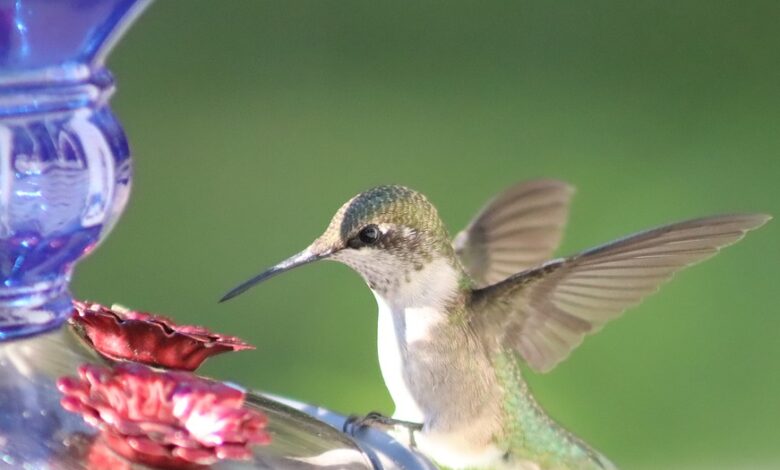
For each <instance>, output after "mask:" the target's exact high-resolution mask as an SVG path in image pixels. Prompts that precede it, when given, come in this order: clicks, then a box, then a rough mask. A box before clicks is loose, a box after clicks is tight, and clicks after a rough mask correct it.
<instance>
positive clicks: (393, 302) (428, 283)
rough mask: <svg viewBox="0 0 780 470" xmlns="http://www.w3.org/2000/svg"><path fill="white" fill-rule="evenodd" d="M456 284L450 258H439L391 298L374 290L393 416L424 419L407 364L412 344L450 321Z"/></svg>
mask: <svg viewBox="0 0 780 470" xmlns="http://www.w3.org/2000/svg"><path fill="white" fill-rule="evenodd" d="M457 285H458V277H457V272H456V271H455V270H454V269H453V268H452V266H450V264H449V262H448V261H447V260H445V259H443V258H437V259H434V260H433V261H432V262H430V263H428V265H427V266H425V267H424V268H423V269H421V270H420V271H415V272H414V273H412V274H410V275H409V279H408V280H407V281H405V282H402V283H401V284H400V285H399V287H398V289H396V290H394V291H392V292H391V293H390V294H391V295H390V296H389V297H390V298H385V297H384V296H383V295H382V294H380V293H379V292H377V291H372V292H373V293H374V297H376V302H377V306H378V308H379V321H378V332H377V347H378V351H379V365H380V368H381V369H382V377H383V378H384V381H385V385H386V386H387V389H388V391H389V392H390V396H392V398H393V402H394V403H395V413H394V414H393V417H394V418H396V419H402V420H405V421H413V422H419V423H423V422H425V418H426V414H427V413H426V410H423V409H422V408H421V405H420V403H419V401H418V400H417V399H415V397H414V396H413V394H412V392H411V391H410V387H409V384H408V382H409V380H410V377H408V374H407V373H406V371H405V370H404V367H405V364H406V363H407V361H409V360H410V359H411V358H409V357H408V354H409V346H410V345H412V344H413V343H415V342H417V341H428V340H429V339H430V335H431V331H432V329H433V328H434V327H435V326H436V325H437V324H439V323H441V322H443V321H446V320H447V315H446V312H445V311H444V308H445V304H446V303H447V301H448V300H449V299H450V298H451V296H452V295H454V294H455V292H456V289H457Z"/></svg>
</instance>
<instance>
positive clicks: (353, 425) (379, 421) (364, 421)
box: [342, 411, 423, 447]
mask: <svg viewBox="0 0 780 470" xmlns="http://www.w3.org/2000/svg"><path fill="white" fill-rule="evenodd" d="M365 426H375V427H379V428H381V429H382V430H383V431H388V430H390V429H392V428H394V427H396V426H400V427H402V428H404V429H406V430H407V431H408V432H409V445H410V446H411V447H415V446H416V443H415V441H414V432H415V431H422V428H423V425H422V423H413V422H411V421H404V420H400V419H393V418H390V417H387V416H385V415H383V414H382V413H379V412H378V411H372V412H370V413H368V414H367V415H365V416H360V415H350V416H349V417H348V418H347V419H346V421H344V425H343V426H342V430H343V431H344V433H346V434H349V435H354V434H355V433H356V432H357V431H358V430H359V429H360V428H362V427H365Z"/></svg>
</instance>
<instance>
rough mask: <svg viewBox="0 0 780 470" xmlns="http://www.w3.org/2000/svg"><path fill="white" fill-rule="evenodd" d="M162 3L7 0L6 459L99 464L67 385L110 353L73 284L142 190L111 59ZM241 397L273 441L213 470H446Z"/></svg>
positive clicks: (0, 176) (2, 254) (296, 406)
mask: <svg viewBox="0 0 780 470" xmlns="http://www.w3.org/2000/svg"><path fill="white" fill-rule="evenodd" d="M150 1H151V0H0V468H3V467H10V468H24V469H78V468H89V462H88V456H89V452H87V451H86V449H87V448H88V447H89V446H90V445H92V443H93V442H94V441H95V439H96V436H97V434H98V431H97V429H96V428H95V427H93V426H90V425H88V424H87V423H85V421H84V420H83V419H82V417H81V416H79V415H78V414H74V413H71V412H69V411H66V410H65V409H63V408H62V406H61V400H62V398H63V396H62V393H61V391H60V390H58V387H57V384H58V379H60V378H61V377H63V376H73V375H76V373H77V370H78V368H79V366H81V365H83V364H103V365H104V366H105V365H107V364H109V362H107V361H106V360H105V359H103V358H102V357H101V356H100V355H98V354H96V353H95V352H94V351H93V350H92V349H90V348H89V347H87V346H86V345H85V343H84V342H82V341H80V339H79V338H78V337H77V336H76V335H75V334H74V333H73V331H72V329H71V328H70V327H68V326H67V323H66V322H67V320H68V319H69V317H70V316H71V315H72V312H73V305H72V299H71V296H70V293H69V291H68V285H69V282H70V278H71V275H72V272H73V267H74V264H75V263H76V262H77V261H78V260H79V259H80V258H82V257H83V256H85V255H87V254H89V253H90V252H91V251H92V250H93V249H94V248H95V247H96V246H97V245H98V244H99V243H100V241H101V240H102V239H103V238H104V237H105V236H106V235H107V234H108V232H109V231H110V230H111V228H112V227H113V226H114V224H115V223H116V222H117V220H118V218H119V216H120V215H121V213H122V211H123V209H124V207H125V204H126V202H127V200H128V197H129V194H130V185H131V178H132V162H131V151H130V147H129V146H128V142H127V138H126V136H125V134H124V131H123V130H122V127H121V125H120V123H119V121H118V120H117V119H116V117H115V116H114V115H113V113H112V112H111V109H110V108H109V98H110V96H111V94H112V93H113V91H114V80H113V78H112V76H111V74H110V73H109V71H108V70H107V69H106V68H105V66H104V63H105V59H106V56H107V54H108V53H109V51H110V50H111V49H112V47H113V46H114V45H115V44H116V42H117V41H118V40H119V38H120V37H121V36H122V34H123V33H124V32H125V30H126V29H127V28H128V27H129V26H130V24H131V23H132V22H133V21H134V20H135V19H136V18H137V17H138V16H139V14H140V13H141V12H142V11H143V10H144V9H145V8H146V7H147V6H148V5H149V3H150ZM184 5H185V4H184V3H182V6H184ZM243 406H245V407H247V408H249V409H253V410H258V411H259V412H261V413H262V414H263V415H264V416H265V417H267V419H268V423H267V430H268V432H269V433H270V435H271V442H270V443H269V444H268V445H265V446H256V447H253V448H252V459H251V460H242V461H237V460H225V461H219V462H217V463H215V464H214V465H211V467H213V468H296V469H308V468H355V469H358V468H406V469H416V468H423V469H425V468H434V467H433V466H432V465H431V464H430V463H429V462H428V461H427V460H425V459H424V458H422V457H420V456H419V455H417V454H416V453H414V452H411V451H410V450H409V449H407V448H406V447H405V446H403V445H401V444H400V443H398V442H397V441H395V440H393V439H392V438H391V437H390V436H389V435H387V434H385V433H383V432H380V431H378V430H375V429H365V430H362V431H360V432H359V433H358V434H357V435H356V437H353V436H349V435H347V434H344V433H342V432H341V431H340V429H341V426H342V425H343V423H344V417H343V416H341V415H338V414H336V413H332V412H330V411H328V410H325V409H322V408H317V407H314V406H310V405H306V404H303V403H298V402H295V401H291V400H285V399H281V398H278V397H269V396H265V395H262V394H259V393H249V392H247V394H246V401H245V403H244V405H243ZM115 457H116V456H115ZM117 461H118V462H120V464H119V467H120V468H146V467H144V466H143V465H141V464H138V463H134V462H130V461H127V460H122V458H119V460H117ZM200 468H202V467H200ZM117 470H118V469H117Z"/></svg>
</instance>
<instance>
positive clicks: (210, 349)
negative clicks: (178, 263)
mask: <svg viewBox="0 0 780 470" xmlns="http://www.w3.org/2000/svg"><path fill="white" fill-rule="evenodd" d="M73 306H74V307H75V314H74V315H73V317H72V318H71V323H72V324H74V325H75V326H76V327H77V329H78V330H79V332H80V333H81V334H82V336H84V337H85V339H86V340H87V341H88V342H89V343H90V344H91V345H92V347H93V348H95V350H96V351H98V352H99V353H100V354H102V355H103V356H106V357H108V358H110V359H114V360H126V361H132V362H140V363H142V364H149V365H152V366H157V367H164V368H167V369H180V370H189V371H193V370H195V369H197V368H198V367H199V366H200V365H201V364H202V363H203V361H205V360H206V359H207V358H209V357H210V356H213V355H215V354H220V353H223V352H227V351H240V350H244V349H254V346H252V345H250V344H247V343H245V342H244V341H242V340H240V339H239V338H236V337H234V336H224V335H220V334H217V333H212V332H211V331H209V330H207V329H206V328H203V327H200V326H193V325H177V324H175V323H174V322H173V321H171V320H170V319H169V318H166V317H163V316H158V315H152V314H150V313H147V312H137V311H134V310H127V309H123V308H120V307H112V308H108V307H105V306H103V305H100V304H96V303H91V302H80V301H74V302H73Z"/></svg>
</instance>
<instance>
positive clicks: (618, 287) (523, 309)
mask: <svg viewBox="0 0 780 470" xmlns="http://www.w3.org/2000/svg"><path fill="white" fill-rule="evenodd" d="M769 219H770V217H769V216H767V215H762V214H737V215H721V216H713V217H705V218H701V219H694V220H688V221H685V222H680V223H676V224H671V225H667V226H664V227H659V228H656V229H652V230H648V231H645V232H641V233H638V234H635V235H631V236H629V237H626V238H623V239H620V240H618V241H615V242H612V243H609V244H607V245H603V246H600V247H597V248H593V249H591V250H587V251H585V252H582V253H580V254H578V255H575V256H572V257H569V258H564V259H559V260H555V261H552V262H550V263H547V264H545V265H542V266H541V267H538V268H535V269H531V270H528V271H525V272H522V273H519V274H516V275H514V276H511V277H510V278H508V279H506V280H504V281H502V282H499V283H497V284H494V285H491V286H489V287H486V288H483V289H479V290H476V291H474V296H473V302H476V303H481V308H483V309H486V310H489V311H492V312H493V313H495V311H498V313H499V315H501V317H500V319H501V321H499V323H500V324H501V328H500V333H499V334H501V335H502V343H503V344H504V345H506V346H509V347H511V348H513V349H515V350H516V351H517V352H518V353H520V355H521V356H522V357H523V358H524V359H525V361H526V362H527V363H528V364H529V365H530V366H531V368H533V369H534V370H537V371H540V372H546V371H549V370H550V369H552V368H553V367H555V365H556V364H558V363H559V362H560V361H562V360H563V359H565V358H566V357H567V356H568V355H569V353H570V352H571V351H572V350H573V349H574V348H576V347H577V346H578V345H579V344H580V343H581V342H582V340H583V338H584V337H585V335H586V334H588V333H592V332H594V331H597V330H598V329H599V328H601V327H602V326H603V325H604V323H606V322H607V321H609V320H611V319H613V318H615V317H617V316H618V315H620V314H621V313H622V312H623V311H625V310H626V309H627V308H630V307H632V306H634V305H636V304H638V303H639V302H640V301H641V300H642V299H643V298H644V297H646V296H647V295H649V294H651V293H653V292H655V291H656V290H658V288H659V286H660V285H661V284H662V283H664V282H665V281H667V280H668V279H669V278H671V277H672V276H673V275H674V273H676V272H677V271H680V270H681V269H683V268H685V267H686V266H690V265H692V264H695V263H698V262H701V261H703V260H705V259H707V258H709V257H711V256H713V255H715V254H716V253H717V252H718V251H719V250H720V249H721V248H723V247H725V246H728V245H731V244H733V243H735V242H737V241H738V240H740V239H741V238H742V237H743V236H744V235H745V233H746V232H747V231H749V230H753V229H755V228H758V227H760V226H761V225H763V224H764V223H766V222H767V221H768V220H769ZM474 310H475V311H477V310H479V308H475V309H474ZM483 323H484V324H487V323H489V322H487V321H485V322H483ZM490 323H495V317H493V318H491V319H490Z"/></svg>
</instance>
